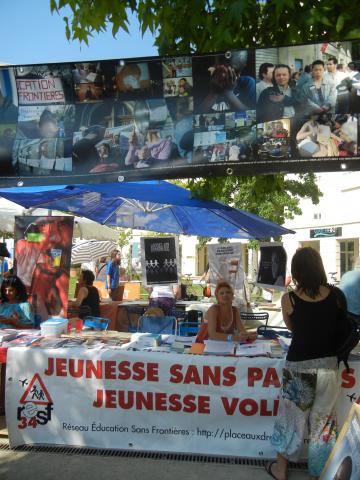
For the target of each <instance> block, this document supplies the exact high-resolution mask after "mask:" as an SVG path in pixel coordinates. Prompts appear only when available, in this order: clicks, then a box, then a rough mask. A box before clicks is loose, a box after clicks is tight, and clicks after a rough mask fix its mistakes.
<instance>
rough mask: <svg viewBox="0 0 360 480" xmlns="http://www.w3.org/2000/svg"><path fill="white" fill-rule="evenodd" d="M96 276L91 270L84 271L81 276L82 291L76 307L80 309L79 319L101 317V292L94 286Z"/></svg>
mask: <svg viewBox="0 0 360 480" xmlns="http://www.w3.org/2000/svg"><path fill="white" fill-rule="evenodd" d="M94 280H95V275H94V274H93V272H92V271H91V270H83V271H82V272H81V276H80V285H81V287H80V289H79V292H78V294H77V297H76V300H75V305H76V306H78V307H79V318H84V317H87V316H89V315H90V316H92V317H100V296H99V291H98V289H97V288H96V287H94V286H93V283H94Z"/></svg>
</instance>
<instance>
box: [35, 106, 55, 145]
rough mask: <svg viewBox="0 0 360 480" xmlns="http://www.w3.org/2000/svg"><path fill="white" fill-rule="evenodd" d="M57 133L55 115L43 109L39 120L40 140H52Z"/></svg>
mask: <svg viewBox="0 0 360 480" xmlns="http://www.w3.org/2000/svg"><path fill="white" fill-rule="evenodd" d="M58 131H59V125H58V121H57V119H56V117H55V115H54V114H53V113H52V112H51V111H50V110H48V109H47V108H45V110H44V111H43V112H42V114H41V115H40V119H39V133H40V137H41V138H54V137H56V136H57V134H58Z"/></svg>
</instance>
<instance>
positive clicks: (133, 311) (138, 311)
mask: <svg viewBox="0 0 360 480" xmlns="http://www.w3.org/2000/svg"><path fill="white" fill-rule="evenodd" d="M125 308H126V315H127V319H128V331H129V332H131V333H135V332H137V324H138V323H139V318H137V319H136V317H135V321H134V322H131V315H137V316H138V317H139V316H141V315H144V313H145V311H146V307H140V306H126V307H125Z"/></svg>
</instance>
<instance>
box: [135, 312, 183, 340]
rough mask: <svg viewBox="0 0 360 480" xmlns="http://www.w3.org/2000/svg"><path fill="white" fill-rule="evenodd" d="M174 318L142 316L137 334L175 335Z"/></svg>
mask: <svg viewBox="0 0 360 480" xmlns="http://www.w3.org/2000/svg"><path fill="white" fill-rule="evenodd" d="M175 326H176V318H175V317H172V316H171V317H169V316H167V317H166V316H165V317H153V316H150V315H149V316H145V315H144V316H142V317H140V318H139V321H138V329H137V331H138V332H142V333H155V334H157V335H158V334H175Z"/></svg>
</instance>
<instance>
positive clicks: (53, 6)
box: [50, 0, 58, 12]
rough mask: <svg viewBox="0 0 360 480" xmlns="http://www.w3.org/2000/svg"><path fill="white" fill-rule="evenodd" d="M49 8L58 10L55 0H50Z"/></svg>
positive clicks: (53, 10) (52, 10)
mask: <svg viewBox="0 0 360 480" xmlns="http://www.w3.org/2000/svg"><path fill="white" fill-rule="evenodd" d="M50 10H51V12H55V11H58V8H57V5H56V1H55V0H50Z"/></svg>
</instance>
